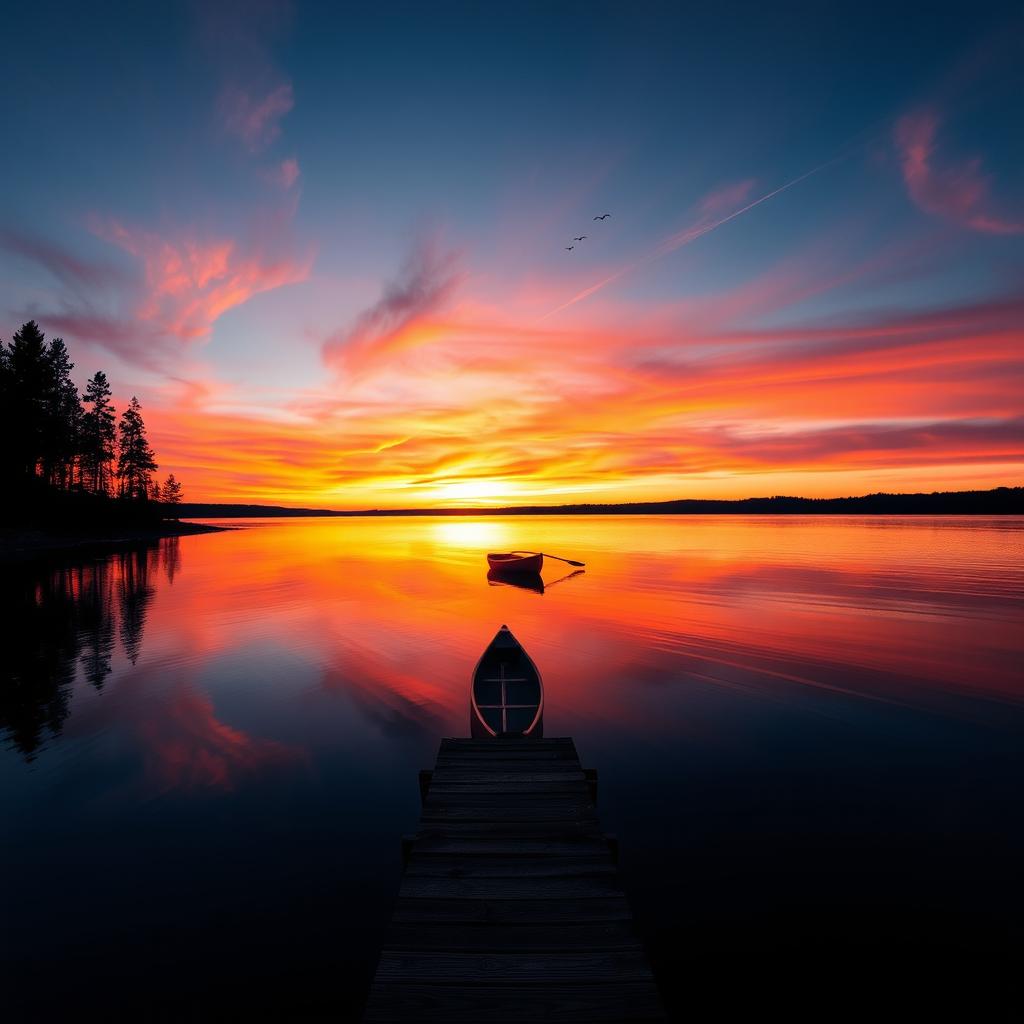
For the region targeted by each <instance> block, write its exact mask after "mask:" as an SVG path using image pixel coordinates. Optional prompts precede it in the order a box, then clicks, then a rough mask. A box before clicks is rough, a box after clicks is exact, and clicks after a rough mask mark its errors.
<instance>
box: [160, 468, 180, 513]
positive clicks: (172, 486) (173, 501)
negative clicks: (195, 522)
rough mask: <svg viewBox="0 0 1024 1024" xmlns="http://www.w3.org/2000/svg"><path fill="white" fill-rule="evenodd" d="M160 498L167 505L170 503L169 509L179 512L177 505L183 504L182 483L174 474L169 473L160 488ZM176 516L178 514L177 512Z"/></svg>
mask: <svg viewBox="0 0 1024 1024" xmlns="http://www.w3.org/2000/svg"><path fill="white" fill-rule="evenodd" d="M160 499H161V501H163V503H164V504H165V505H170V506H171V507H170V509H169V511H172V512H175V513H177V506H178V505H180V504H181V484H180V483H178V481H177V479H176V478H175V476H174V474H173V473H171V474H169V475H168V477H167V479H166V480H165V481H164V485H163V487H162V488H161V489H160ZM175 518H177V515H176V514H175Z"/></svg>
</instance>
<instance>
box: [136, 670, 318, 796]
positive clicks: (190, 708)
mask: <svg viewBox="0 0 1024 1024" xmlns="http://www.w3.org/2000/svg"><path fill="white" fill-rule="evenodd" d="M139 733H140V736H141V738H142V740H143V741H144V748H143V750H144V756H145V761H146V775H147V777H148V779H149V781H150V782H151V784H152V785H153V786H154V787H155V788H156V789H157V791H159V792H166V791H168V790H172V789H221V790H228V791H230V790H233V789H236V788H238V786H240V785H242V784H243V783H245V782H247V781H250V780H252V779H253V778H257V777H258V776H259V775H260V774H262V773H264V772H268V771H280V770H282V769H286V768H290V767H293V766H295V765H298V764H302V763H303V761H304V755H303V753H302V751H300V750H298V749H296V748H293V747H290V746H287V745H285V744H283V743H279V742H277V741H276V740H269V739H263V738H262V737H257V736H251V735H249V734H248V733H245V732H242V730H240V729H235V728H234V727H232V726H230V725H227V724H226V723H224V722H222V721H220V720H219V719H218V718H217V715H216V713H215V711H214V707H213V702H212V701H211V700H210V698H209V697H208V696H207V695H206V694H205V693H200V692H198V691H196V690H194V689H191V688H183V689H182V690H181V691H180V692H178V693H177V694H175V695H174V697H173V699H171V700H169V701H167V702H165V703H164V704H163V706H162V710H161V715H160V716H159V717H153V718H148V719H145V720H144V721H142V722H140V723H139Z"/></svg>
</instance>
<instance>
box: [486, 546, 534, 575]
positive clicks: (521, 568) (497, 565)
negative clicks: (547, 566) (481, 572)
mask: <svg viewBox="0 0 1024 1024" xmlns="http://www.w3.org/2000/svg"><path fill="white" fill-rule="evenodd" d="M487 564H488V565H489V566H490V567H491V571H492V572H497V573H521V572H528V573H539V572H540V570H541V568H542V567H543V565H544V556H543V555H541V554H535V553H532V552H521V551H509V552H506V553H505V554H490V555H488V556H487Z"/></svg>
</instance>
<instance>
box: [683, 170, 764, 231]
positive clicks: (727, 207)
mask: <svg viewBox="0 0 1024 1024" xmlns="http://www.w3.org/2000/svg"><path fill="white" fill-rule="evenodd" d="M753 187H754V179H753V178H748V179H747V180H746V181H738V182H736V183H735V184H733V185H723V186H722V187H721V188H717V189H715V191H713V192H709V193H708V194H707V195H706V196H704V198H703V199H701V200H700V201H699V202H698V203H697V204H696V206H695V211H696V213H697V214H698V219H699V220H703V221H710V220H716V219H717V218H718V217H721V216H722V214H724V213H732V211H733V210H735V209H736V207H737V206H739V205H740V204H741V203H744V202H746V200H747V197H748V196H749V195H750V191H751V189H752V188H753Z"/></svg>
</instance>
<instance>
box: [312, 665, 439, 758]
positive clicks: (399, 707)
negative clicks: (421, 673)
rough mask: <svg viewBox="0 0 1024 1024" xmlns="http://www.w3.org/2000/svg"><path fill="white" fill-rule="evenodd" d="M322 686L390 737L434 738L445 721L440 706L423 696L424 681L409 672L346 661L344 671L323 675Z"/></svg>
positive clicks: (336, 669) (338, 669)
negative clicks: (344, 698) (347, 701)
mask: <svg viewBox="0 0 1024 1024" xmlns="http://www.w3.org/2000/svg"><path fill="white" fill-rule="evenodd" d="M323 687H324V689H325V690H329V691H335V692H341V693H344V694H345V695H346V696H348V697H349V698H350V699H351V700H352V702H353V703H354V704H355V706H356V707H357V708H358V709H359V712H360V714H362V715H363V716H364V717H365V718H366V720H367V722H368V723H369V724H370V725H372V726H373V727H374V728H375V729H377V731H378V732H380V733H381V735H383V736H387V737H390V738H396V739H397V738H403V737H412V736H418V735H420V734H424V733H425V734H429V735H432V736H437V735H440V733H441V730H442V727H443V723H444V721H445V720H446V716H445V715H444V708H443V706H442V705H440V704H438V703H437V702H435V701H434V700H433V699H432V698H431V697H429V696H427V695H425V694H424V692H423V691H424V690H425V689H426V688H427V684H425V683H424V680H423V679H422V678H421V677H418V676H415V675H412V674H410V673H403V672H398V671H395V670H393V669H390V670H386V671H385V670H383V667H377V668H376V669H374V667H373V666H372V665H370V664H368V663H365V662H360V663H359V664H358V665H354V664H353V662H352V660H351V659H346V665H345V668H344V669H340V668H329V669H328V670H327V671H326V672H325V673H324V678H323Z"/></svg>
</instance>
